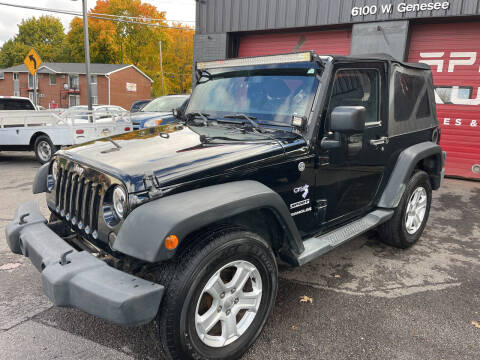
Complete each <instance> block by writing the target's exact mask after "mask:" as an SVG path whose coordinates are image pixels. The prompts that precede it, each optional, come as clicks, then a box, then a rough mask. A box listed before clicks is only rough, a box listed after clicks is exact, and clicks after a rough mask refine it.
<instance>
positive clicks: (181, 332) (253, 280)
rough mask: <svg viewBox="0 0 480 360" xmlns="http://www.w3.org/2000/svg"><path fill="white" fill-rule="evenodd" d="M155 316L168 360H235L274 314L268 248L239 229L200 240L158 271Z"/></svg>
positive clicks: (272, 268)
mask: <svg viewBox="0 0 480 360" xmlns="http://www.w3.org/2000/svg"><path fill="white" fill-rule="evenodd" d="M159 282H160V283H163V284H165V283H166V284H167V286H166V293H165V298H164V300H163V301H162V304H161V306H160V311H159V314H158V317H157V324H158V326H159V334H160V343H161V348H162V350H163V353H164V355H165V357H166V358H167V359H238V358H239V357H241V356H242V355H243V354H244V353H245V352H246V351H247V350H248V348H249V347H250V346H251V345H252V344H253V342H254V341H255V340H256V338H257V337H258V335H259V334H260V332H261V330H262V328H263V326H264V325H265V322H266V320H267V318H268V316H269V314H270V313H271V311H272V308H273V305H274V303H275V297H276V293H277V264H276V261H275V257H274V254H273V252H272V250H271V248H270V247H269V245H268V244H267V243H266V242H265V241H264V240H263V239H262V238H260V237H259V236H258V235H256V234H254V233H251V232H248V231H244V230H241V229H230V230H227V231H225V230H222V231H220V232H213V233H208V234H206V236H202V238H201V239H199V241H196V242H195V246H193V247H191V248H189V249H188V250H186V251H183V254H182V255H180V256H179V258H178V259H177V261H176V262H175V263H171V264H168V265H166V266H165V267H164V268H163V269H161V270H160V279H159Z"/></svg>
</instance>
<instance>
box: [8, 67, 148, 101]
mask: <svg viewBox="0 0 480 360" xmlns="http://www.w3.org/2000/svg"><path fill="white" fill-rule="evenodd" d="M90 73H91V76H92V96H93V103H94V104H99V105H103V104H105V105H118V106H122V107H124V108H125V109H130V106H131V105H132V103H133V102H134V101H136V100H140V99H149V98H150V96H151V95H150V92H151V87H152V82H153V81H152V79H150V78H149V77H148V76H147V75H145V74H144V73H143V72H142V71H140V70H139V69H138V68H137V67H135V66H134V65H124V64H91V65H90ZM37 74H38V85H37V94H38V95H37V97H38V105H41V106H44V107H45V108H47V109H48V108H56V107H59V108H67V107H70V106H74V105H86V104H87V82H86V76H85V64H82V63H43V64H42V65H41V66H40V68H39V70H38V72H37ZM33 83H34V81H33V77H32V76H31V75H30V73H29V72H28V70H27V68H26V66H25V65H23V64H22V65H17V66H12V67H10V68H7V69H0V95H3V96H25V97H30V98H31V99H32V100H33Z"/></svg>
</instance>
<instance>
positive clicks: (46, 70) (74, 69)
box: [0, 62, 153, 82]
mask: <svg viewBox="0 0 480 360" xmlns="http://www.w3.org/2000/svg"><path fill="white" fill-rule="evenodd" d="M130 67H133V68H134V69H136V70H137V71H138V72H140V73H141V74H142V75H143V76H145V77H146V78H147V79H149V80H150V81H151V82H153V80H152V79H151V78H149V77H148V76H147V75H146V74H145V73H144V72H142V71H141V70H140V69H138V68H137V67H136V66H135V65H128V64H90V74H92V75H110V74H112V73H114V72H117V71H120V70H124V69H127V68H130ZM0 72H4V73H6V72H28V69H27V67H26V66H25V64H21V65H16V66H12V67H9V68H6V69H0ZM85 72H86V71H85V63H50V62H44V63H42V65H40V67H39V69H38V73H39V74H85Z"/></svg>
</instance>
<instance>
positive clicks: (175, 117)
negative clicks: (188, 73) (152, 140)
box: [143, 97, 190, 128]
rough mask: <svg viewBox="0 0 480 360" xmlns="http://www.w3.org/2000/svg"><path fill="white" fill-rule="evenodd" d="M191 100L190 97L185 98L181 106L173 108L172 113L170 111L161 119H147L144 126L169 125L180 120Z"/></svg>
mask: <svg viewBox="0 0 480 360" xmlns="http://www.w3.org/2000/svg"><path fill="white" fill-rule="evenodd" d="M189 100H190V97H188V98H187V100H185V101H184V102H183V104H182V105H180V107H178V108H175V109H173V111H172V112H171V113H168V114H167V115H165V116H162V117H161V118H160V119H156V118H154V119H150V120H147V121H145V123H144V124H143V127H144V128H151V127H155V126H162V125H167V124H170V123H172V122H174V121H179V119H181V118H182V116H183V114H184V113H185V109H186V108H187V106H188V101H189Z"/></svg>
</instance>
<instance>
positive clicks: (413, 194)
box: [379, 171, 432, 248]
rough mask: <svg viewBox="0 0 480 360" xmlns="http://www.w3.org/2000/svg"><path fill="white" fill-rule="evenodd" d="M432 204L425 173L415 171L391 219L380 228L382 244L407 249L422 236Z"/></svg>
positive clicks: (429, 185)
mask: <svg viewBox="0 0 480 360" xmlns="http://www.w3.org/2000/svg"><path fill="white" fill-rule="evenodd" d="M431 202H432V185H431V184H430V178H429V176H428V174H427V173H426V172H425V171H417V172H415V173H414V174H413V176H412V177H411V178H410V180H409V182H408V184H407V186H406V188H405V192H404V194H403V197H402V199H401V200H400V203H399V204H398V206H397V208H396V209H395V213H394V215H393V217H392V218H391V219H390V220H389V221H387V222H386V223H384V224H383V225H381V226H380V229H379V232H380V236H381V239H382V241H383V242H385V243H387V244H389V245H392V246H395V247H398V248H408V247H410V246H412V245H413V244H415V243H416V242H417V241H418V239H419V238H420V236H422V233H423V230H424V229H425V225H426V224H427V220H428V215H429V213H430V204H431Z"/></svg>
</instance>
